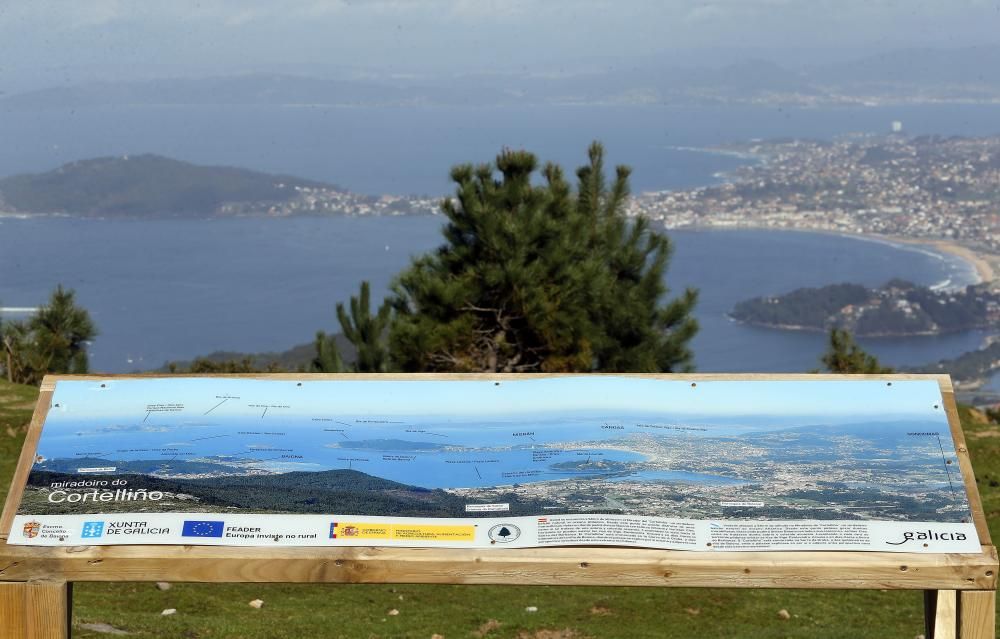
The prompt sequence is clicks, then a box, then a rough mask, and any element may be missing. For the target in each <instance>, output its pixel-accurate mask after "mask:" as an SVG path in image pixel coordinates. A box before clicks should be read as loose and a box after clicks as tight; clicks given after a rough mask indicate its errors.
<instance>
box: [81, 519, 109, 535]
mask: <svg viewBox="0 0 1000 639" xmlns="http://www.w3.org/2000/svg"><path fill="white" fill-rule="evenodd" d="M103 534H104V522H103V521H87V522H84V523H83V531H82V532H80V536H81V537H83V538H84V539H96V538H97V537H100V536H101V535H103Z"/></svg>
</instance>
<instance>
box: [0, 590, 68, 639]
mask: <svg viewBox="0 0 1000 639" xmlns="http://www.w3.org/2000/svg"><path fill="white" fill-rule="evenodd" d="M70 590H71V586H70V584H68V583H66V582H65V581H21V582H2V583H0V637H12V638H13V637H17V638H18V639H22V638H23V639H69V636H70V611H71V605H70Z"/></svg>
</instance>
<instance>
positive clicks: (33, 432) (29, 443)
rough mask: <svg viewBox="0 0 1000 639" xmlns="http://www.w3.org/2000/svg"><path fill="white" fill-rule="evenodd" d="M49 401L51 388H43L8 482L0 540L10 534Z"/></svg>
mask: <svg viewBox="0 0 1000 639" xmlns="http://www.w3.org/2000/svg"><path fill="white" fill-rule="evenodd" d="M46 379H47V378H46ZM51 402H52V391H51V390H43V391H42V392H41V393H39V395H38V402H37V403H36V404H35V412H34V413H33V414H32V416H31V423H30V424H29V425H28V432H27V433H26V434H25V436H24V445H23V446H22V447H21V456H20V458H18V461H17V468H16V469H15V470H14V478H13V479H12V480H11V482H10V492H8V493H7V500H6V502H5V503H4V507H3V513H2V514H0V542H3V541H6V539H7V538H8V537H9V536H10V526H11V524H12V523H13V522H14V515H15V514H17V508H18V506H19V505H20V504H21V495H23V494H24V485H25V484H26V483H27V482H28V473H29V472H31V467H32V466H33V465H34V463H35V451H36V450H37V449H38V439H39V438H40V437H41V436H42V425H43V424H45V417H46V415H48V414H49V405H50V404H51Z"/></svg>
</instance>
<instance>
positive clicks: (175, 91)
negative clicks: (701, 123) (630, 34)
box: [0, 46, 1000, 110]
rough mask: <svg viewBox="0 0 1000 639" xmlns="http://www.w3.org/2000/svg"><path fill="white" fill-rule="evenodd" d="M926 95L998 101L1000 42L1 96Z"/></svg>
mask: <svg viewBox="0 0 1000 639" xmlns="http://www.w3.org/2000/svg"><path fill="white" fill-rule="evenodd" d="M921 101H934V102H940V101H1000V46H995V47H969V48H963V49H950V50H939V49H910V50H900V51H891V52H887V53H883V54H879V55H872V56H867V57H864V58H860V59H857V60H853V61H848V62H841V63H837V64H824V65H811V66H793V63H787V64H776V63H774V62H770V61H765V60H752V59H749V60H745V61H742V62H740V63H737V64H731V65H726V66H708V65H704V66H690V65H685V66H682V65H678V64H677V63H676V61H675V60H672V59H671V58H669V57H658V58H649V59H641V60H637V61H626V62H610V61H609V63H608V66H607V68H601V69H598V70H590V71H576V72H558V73H553V72H546V71H545V70H543V69H538V70H531V71H526V72H523V73H510V72H508V73H471V74H463V75H453V76H428V77H424V78H417V79H412V78H399V77H393V76H371V77H364V78H329V77H320V76H316V75H308V74H302V75H296V74H288V73H258V74H246V75H233V76H219V77H208V78H174V79H157V80H145V81H123V82H91V83H85V84H78V85H70V86H62V87H51V88H45V89H37V90H33V91H28V92H23V93H15V94H12V95H8V96H6V97H3V98H0V109H7V110H19V109H31V110H36V109H63V108H87V107H103V106H162V105H171V106H177V105H219V106H232V105H257V106H260V105H289V106H405V105H451V106H487V105H510V104H562V103H616V104H727V103H751V104H760V103H793V104H812V105H815V104H845V103H848V104H849V103H864V104H869V103H872V102H876V103H877V102H886V103H894V102H921Z"/></svg>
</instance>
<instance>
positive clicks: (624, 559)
mask: <svg viewBox="0 0 1000 639" xmlns="http://www.w3.org/2000/svg"><path fill="white" fill-rule="evenodd" d="M638 376H641V377H648V378H656V379H667V380H673V381H685V382H692V383H698V382H702V381H706V382H707V381H791V380H795V381H807V380H824V381H836V380H841V381H843V380H853V381H856V380H859V379H861V380H881V381H886V382H891V381H896V380H927V379H930V380H933V381H936V382H937V383H938V385H939V387H940V389H941V395H942V399H943V402H944V408H945V410H946V412H947V415H948V421H949V424H950V427H951V433H952V437H953V439H954V442H955V448H956V451H957V456H958V461H959V467H960V470H961V473H962V478H963V481H964V483H965V490H966V492H967V494H968V499H969V506H970V508H971V511H972V517H973V522H974V524H975V527H976V531H977V533H978V535H979V543H980V546H981V551H980V552H978V553H963V554H923V553H895V552H848V551H808V552H802V551H792V552H789V551H782V552H725V553H720V552H692V551H671V550H651V549H639V548H609V547H569V548H529V549H507V550H503V551H489V550H478V549H442V548H375V547H338V548H329V547H301V548H260V547H219V546H141V545H137V546H73V547H35V546H18V545H9V544H7V543H6V542H7V539H8V537H9V535H10V528H11V524H12V522H13V519H14V515H15V513H16V510H17V508H18V505H19V504H20V501H21V495H22V493H23V491H24V488H25V483H26V481H27V478H28V473H29V471H30V470H31V467H32V464H33V460H34V457H35V451H36V447H37V445H38V441H39V437H40V436H41V431H42V425H43V424H44V422H45V417H46V415H47V413H48V409H49V405H50V402H51V397H52V393H53V392H54V390H55V386H56V384H57V383H58V382H59V381H60V380H71V379H72V380H80V379H90V380H112V379H142V378H149V377H155V376H144V375H121V376H93V375H91V376H47V377H46V378H45V380H44V381H43V382H42V386H41V392H40V394H39V398H38V404H37V406H36V408H35V412H34V415H33V417H32V420H31V424H30V426H29V428H28V433H27V436H26V438H25V442H24V446H23V448H22V450H21V456H20V459H19V462H18V465H17V469H16V471H15V473H14V479H13V482H12V485H11V490H10V492H9V493H8V495H7V500H6V504H5V505H4V509H3V514H2V516H0V544H2V545H0V636H2V637H24V638H30V639H41V638H45V639H50V638H65V637H69V635H70V621H69V619H70V612H71V604H70V599H71V592H72V584H73V582H77V581H177V582H205V583H263V582H281V583H426V584H510V585H518V586H524V585H534V584H537V585H567V586H568V585H589V586H656V587H711V588H829V589H857V590H863V589H896V590H922V591H924V605H925V622H926V626H927V633H926V636H927V638H928V639H931V638H933V639H946V638H949V637H959V638H961V639H985V638H994V637H995V630H994V627H995V620H994V619H995V599H996V587H997V572H998V560H997V553H996V549H995V548H994V546H993V543H992V541H991V540H990V535H989V530H988V528H987V525H986V518H985V515H984V514H983V507H982V502H981V500H980V497H979V491H978V489H977V487H976V481H975V475H974V473H973V469H972V463H971V461H970V459H969V452H968V447H967V446H966V442H965V436H964V434H963V432H962V427H961V424H960V422H959V418H958V411H957V408H956V405H955V397H954V390H953V388H952V385H951V380H950V379H949V378H948V376H946V375H866V376H857V375H851V376H847V375H762V374H746V375H733V374H726V375H721V374H720V375H711V374H697V375H695V374H688V375H638ZM193 377H195V376H193ZM196 377H207V376H205V375H201V376H196ZM218 377H242V378H248V379H281V380H300V381H307V380H308V381H315V380H317V379H320V380H346V379H355V380H357V379H380V380H413V379H437V380H447V379H455V380H459V379H483V380H497V381H502V380H505V379H506V380H511V379H518V378H519V379H524V378H525V377H526V376H524V375H520V376H518V375H500V374H497V375H493V374H470V375H396V374H384V375H377V376H375V375H357V374H332V375H327V374H323V375H319V374H261V375H227V376H218ZM532 377H540V376H532Z"/></svg>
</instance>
